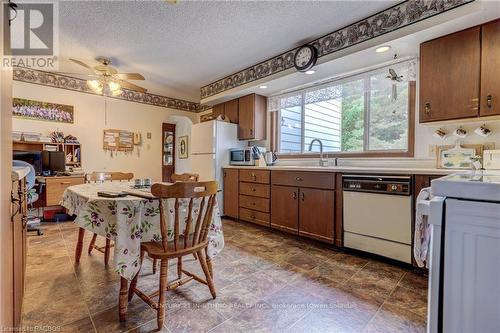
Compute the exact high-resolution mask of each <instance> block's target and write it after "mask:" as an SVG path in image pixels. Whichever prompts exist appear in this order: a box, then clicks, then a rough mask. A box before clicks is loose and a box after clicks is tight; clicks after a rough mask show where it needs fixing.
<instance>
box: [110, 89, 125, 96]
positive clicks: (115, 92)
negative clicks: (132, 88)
mask: <svg viewBox="0 0 500 333" xmlns="http://www.w3.org/2000/svg"><path fill="white" fill-rule="evenodd" d="M122 92H123V90H121V89H117V90H112V91H111V95H112V96H120V95H121V94H122Z"/></svg>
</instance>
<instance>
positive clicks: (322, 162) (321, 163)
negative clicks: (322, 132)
mask: <svg viewBox="0 0 500 333" xmlns="http://www.w3.org/2000/svg"><path fill="white" fill-rule="evenodd" d="M314 142H318V143H319V166H323V167H325V166H328V160H327V159H326V158H323V142H321V140H320V139H312V140H311V143H309V151H311V150H312V146H313V143H314Z"/></svg>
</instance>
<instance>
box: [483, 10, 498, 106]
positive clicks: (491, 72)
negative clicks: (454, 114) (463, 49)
mask: <svg viewBox="0 0 500 333" xmlns="http://www.w3.org/2000/svg"><path fill="white" fill-rule="evenodd" d="M481 51H482V53H481V102H480V105H481V107H480V115H481V116H491V115H498V114H500V75H499V74H498V68H500V20H496V21H493V22H490V23H487V24H484V25H483V26H482V45H481Z"/></svg>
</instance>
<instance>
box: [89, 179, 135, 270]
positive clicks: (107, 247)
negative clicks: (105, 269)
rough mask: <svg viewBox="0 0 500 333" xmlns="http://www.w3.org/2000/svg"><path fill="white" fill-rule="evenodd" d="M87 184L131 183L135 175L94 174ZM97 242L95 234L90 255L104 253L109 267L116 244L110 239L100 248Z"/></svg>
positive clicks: (105, 261) (91, 242)
mask: <svg viewBox="0 0 500 333" xmlns="http://www.w3.org/2000/svg"><path fill="white" fill-rule="evenodd" d="M86 179H87V183H103V182H108V181H110V182H113V181H130V180H132V179H134V174H133V173H132V172H127V173H125V172H92V173H90V174H87V177H86ZM96 240H97V234H96V233H94V235H93V236H92V239H91V240H90V244H89V249H88V254H89V255H90V254H91V253H92V250H94V249H96V250H97V251H99V252H101V253H104V264H105V265H107V264H108V263H109V255H110V253H111V248H112V247H113V246H114V244H112V243H111V240H110V239H107V238H106V245H105V246H98V245H96V244H95V242H96Z"/></svg>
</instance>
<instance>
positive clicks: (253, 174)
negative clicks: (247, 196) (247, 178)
mask: <svg viewBox="0 0 500 333" xmlns="http://www.w3.org/2000/svg"><path fill="white" fill-rule="evenodd" d="M256 179H257V176H256V175H255V173H253V172H252V180H254V181H255V180H256Z"/></svg>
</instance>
